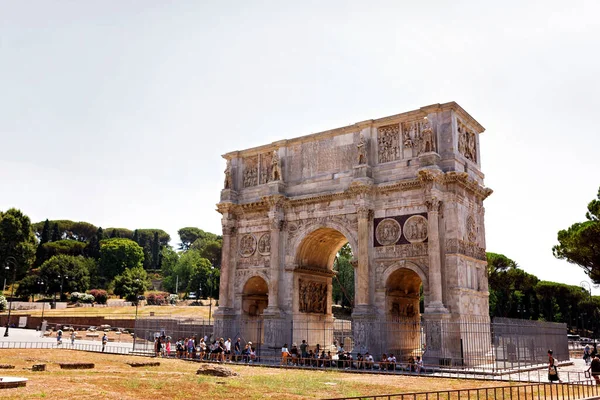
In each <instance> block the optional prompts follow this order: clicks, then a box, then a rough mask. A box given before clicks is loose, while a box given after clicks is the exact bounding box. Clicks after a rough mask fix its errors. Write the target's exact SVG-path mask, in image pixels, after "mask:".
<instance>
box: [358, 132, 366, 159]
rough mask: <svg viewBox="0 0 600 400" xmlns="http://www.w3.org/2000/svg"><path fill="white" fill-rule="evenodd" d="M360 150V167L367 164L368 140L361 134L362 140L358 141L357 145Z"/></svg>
mask: <svg viewBox="0 0 600 400" xmlns="http://www.w3.org/2000/svg"><path fill="white" fill-rule="evenodd" d="M356 148H357V149H358V165H363V164H366V163H367V140H366V139H365V136H364V135H363V134H362V133H361V134H360V139H359V140H358V144H357V145H356Z"/></svg>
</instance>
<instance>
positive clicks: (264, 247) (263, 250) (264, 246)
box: [258, 233, 271, 256]
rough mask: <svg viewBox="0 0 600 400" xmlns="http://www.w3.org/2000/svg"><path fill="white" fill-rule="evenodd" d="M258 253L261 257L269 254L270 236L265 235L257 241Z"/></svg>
mask: <svg viewBox="0 0 600 400" xmlns="http://www.w3.org/2000/svg"><path fill="white" fill-rule="evenodd" d="M258 252H259V253H260V254H261V255H263V256H264V255H266V254H271V234H270V233H265V234H264V235H262V236H261V237H260V239H258Z"/></svg>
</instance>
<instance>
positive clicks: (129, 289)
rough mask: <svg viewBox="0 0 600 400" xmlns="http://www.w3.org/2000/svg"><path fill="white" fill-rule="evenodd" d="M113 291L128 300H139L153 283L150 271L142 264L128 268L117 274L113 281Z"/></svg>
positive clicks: (135, 301)
mask: <svg viewBox="0 0 600 400" xmlns="http://www.w3.org/2000/svg"><path fill="white" fill-rule="evenodd" d="M112 285H113V287H114V289H113V292H114V293H115V294H116V295H117V296H120V297H122V298H123V297H124V298H125V299H126V300H127V301H131V302H134V303H137V302H138V298H139V296H141V295H143V294H144V292H145V291H146V290H148V288H149V287H150V285H151V282H150V278H149V277H148V273H147V272H146V271H145V270H144V268H142V266H141V265H140V266H137V267H132V268H126V269H125V270H124V271H123V273H122V274H120V275H117V276H116V277H115V279H114V281H113V283H112Z"/></svg>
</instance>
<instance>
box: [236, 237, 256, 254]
mask: <svg viewBox="0 0 600 400" xmlns="http://www.w3.org/2000/svg"><path fill="white" fill-rule="evenodd" d="M255 251H256V238H255V237H254V235H252V234H250V233H247V234H245V235H244V236H242V237H241V238H240V255H241V256H242V257H250V256H251V255H252V254H254V252H255Z"/></svg>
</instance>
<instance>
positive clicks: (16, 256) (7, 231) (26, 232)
mask: <svg viewBox="0 0 600 400" xmlns="http://www.w3.org/2000/svg"><path fill="white" fill-rule="evenodd" d="M35 251H36V243H35V235H34V234H33V230H32V229H31V220H30V219H29V217H28V216H26V215H25V214H23V213H22V212H21V211H20V210H17V209H15V208H11V209H9V210H8V211H6V212H0V266H2V267H3V268H2V272H3V274H4V277H5V278H8V279H9V280H10V279H12V273H11V274H10V275H6V270H5V269H4V265H6V264H7V260H11V261H12V263H14V264H16V268H17V271H16V274H17V279H20V278H22V277H23V276H25V274H26V273H27V271H29V268H31V265H32V264H33V261H34V257H35ZM11 257H12V258H11ZM9 264H10V263H9ZM13 267H14V266H13V265H12V264H10V268H11V271H14V270H13V269H12V268H13Z"/></svg>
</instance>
